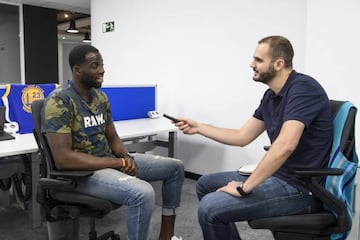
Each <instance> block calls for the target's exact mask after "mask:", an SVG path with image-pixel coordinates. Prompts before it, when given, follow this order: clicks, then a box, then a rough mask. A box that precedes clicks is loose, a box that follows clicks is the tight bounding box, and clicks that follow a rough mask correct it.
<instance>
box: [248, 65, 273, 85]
mask: <svg viewBox="0 0 360 240" xmlns="http://www.w3.org/2000/svg"><path fill="white" fill-rule="evenodd" d="M275 76H276V70H275V68H274V66H272V65H271V66H270V67H269V69H268V70H267V71H266V72H263V73H260V76H259V78H253V79H254V81H255V82H261V83H264V84H269V83H270V82H271V80H272V79H273V78H274V77H275Z"/></svg>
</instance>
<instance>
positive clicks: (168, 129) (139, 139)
mask: <svg viewBox="0 0 360 240" xmlns="http://www.w3.org/2000/svg"><path fill="white" fill-rule="evenodd" d="M114 125H115V128H116V131H117V133H118V134H119V136H120V138H121V139H122V140H123V142H124V143H125V144H126V146H127V149H128V150H129V151H130V152H131V151H139V152H146V151H148V150H151V148H153V147H155V146H161V147H166V148H167V149H168V156H169V157H175V156H176V154H177V130H178V128H177V127H175V125H174V124H173V123H171V121H169V120H168V119H166V118H156V119H149V118H141V119H134V120H125V121H117V122H114ZM164 133H168V137H167V140H166V141H162V140H159V139H156V140H154V139H153V136H155V135H159V134H164ZM144 138H146V139H145V140H144Z"/></svg>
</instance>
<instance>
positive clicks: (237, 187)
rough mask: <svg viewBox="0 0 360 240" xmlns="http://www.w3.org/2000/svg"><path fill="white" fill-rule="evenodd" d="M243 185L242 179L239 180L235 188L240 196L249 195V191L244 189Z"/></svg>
mask: <svg viewBox="0 0 360 240" xmlns="http://www.w3.org/2000/svg"><path fill="white" fill-rule="evenodd" d="M243 185H244V182H243V181H241V182H239V183H238V185H237V186H236V190H237V191H238V192H239V193H240V195H241V196H242V197H245V196H246V195H249V193H247V192H245V191H244V189H243Z"/></svg>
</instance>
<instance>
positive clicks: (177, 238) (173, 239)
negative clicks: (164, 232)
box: [171, 236, 183, 240]
mask: <svg viewBox="0 0 360 240" xmlns="http://www.w3.org/2000/svg"><path fill="white" fill-rule="evenodd" d="M171 240H183V239H182V237H177V236H172V237H171Z"/></svg>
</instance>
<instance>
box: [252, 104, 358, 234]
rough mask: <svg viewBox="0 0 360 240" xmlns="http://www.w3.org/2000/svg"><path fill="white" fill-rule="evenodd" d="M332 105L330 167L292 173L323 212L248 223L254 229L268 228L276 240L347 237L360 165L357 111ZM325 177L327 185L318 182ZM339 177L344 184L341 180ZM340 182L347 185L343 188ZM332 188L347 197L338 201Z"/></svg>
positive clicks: (294, 170) (351, 107)
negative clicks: (359, 166)
mask: <svg viewBox="0 0 360 240" xmlns="http://www.w3.org/2000/svg"><path fill="white" fill-rule="evenodd" d="M330 104H331V107H332V116H333V123H334V137H333V147H332V148H333V150H332V153H331V156H330V162H329V168H327V169H298V170H296V169H292V170H290V172H291V173H292V174H299V175H301V176H302V177H303V178H304V179H305V181H306V187H307V188H308V189H309V190H310V191H311V192H312V194H313V195H314V196H316V197H317V198H318V199H320V200H321V201H322V202H323V205H324V207H323V210H322V211H321V212H318V213H311V214H303V215H292V216H280V217H270V218H262V219H255V220H251V221H248V223H249V226H250V227H251V228H253V229H269V230H271V232H272V234H273V236H274V238H275V239H276V240H290V239H291V240H310V239H311V240H325V239H331V238H330V237H331V235H333V236H334V234H340V235H338V236H340V237H339V238H336V239H345V238H346V236H347V234H348V231H349V230H350V229H351V212H352V191H353V184H354V178H355V174H356V169H357V164H358V163H357V161H358V160H357V154H356V151H355V133H354V132H355V131H354V129H355V117H356V113H357V109H356V107H355V106H353V105H352V104H351V103H349V102H343V101H335V100H331V101H330ZM345 104H349V109H348V110H345V111H340V108H341V107H343V106H344V107H345ZM338 154H343V156H342V155H341V156H342V158H341V161H339V162H341V163H345V165H346V167H342V168H344V169H342V168H339V167H341V166H340V165H337V163H339V162H337V159H338V158H337V155H338ZM339 156H340V155H339ZM339 159H340V158H339ZM334 167H336V168H334ZM323 176H326V184H325V186H322V185H321V184H318V181H317V180H318V179H319V177H323ZM340 177H341V178H343V180H344V181H338V180H339V178H340ZM341 183H342V184H344V185H342V186H340V185H341ZM339 184H340V185H339ZM330 188H332V189H333V188H335V189H336V188H340V189H345V191H347V194H345V193H344V194H339V195H340V198H338V197H336V196H335V194H334V193H333V192H332V190H330ZM346 188H348V189H347V190H346ZM344 195H347V196H344ZM341 197H347V198H348V199H347V200H344V199H341Z"/></svg>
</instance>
